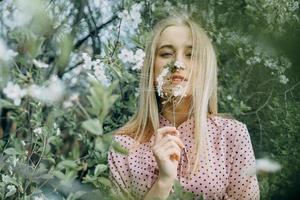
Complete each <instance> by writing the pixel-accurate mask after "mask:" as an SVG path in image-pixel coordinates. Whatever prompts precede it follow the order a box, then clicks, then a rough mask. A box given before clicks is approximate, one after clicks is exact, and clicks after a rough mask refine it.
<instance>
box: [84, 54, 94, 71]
mask: <svg viewBox="0 0 300 200" xmlns="http://www.w3.org/2000/svg"><path fill="white" fill-rule="evenodd" d="M82 58H83V64H82V68H83V69H85V70H91V68H92V65H93V62H92V58H91V57H90V56H89V55H88V54H87V53H82Z"/></svg>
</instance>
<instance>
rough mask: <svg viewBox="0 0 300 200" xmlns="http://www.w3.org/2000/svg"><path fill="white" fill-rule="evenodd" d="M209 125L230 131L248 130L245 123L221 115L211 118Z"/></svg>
mask: <svg viewBox="0 0 300 200" xmlns="http://www.w3.org/2000/svg"><path fill="white" fill-rule="evenodd" d="M208 123H210V124H212V125H215V126H217V127H219V128H222V129H229V130H239V129H245V128H247V127H246V125H245V124H244V123H243V122H240V121H238V120H236V119H233V118H229V117H224V116H221V115H214V116H210V117H209V120H208Z"/></svg>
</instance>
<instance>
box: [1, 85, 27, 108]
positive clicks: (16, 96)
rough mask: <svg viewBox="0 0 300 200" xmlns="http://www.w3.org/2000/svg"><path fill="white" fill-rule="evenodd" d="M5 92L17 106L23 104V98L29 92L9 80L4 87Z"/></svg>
mask: <svg viewBox="0 0 300 200" xmlns="http://www.w3.org/2000/svg"><path fill="white" fill-rule="evenodd" d="M3 93H4V94H5V95H6V96H7V97H8V98H10V99H12V100H13V101H14V104H15V105H16V106H19V105H20V104H21V99H22V98H23V97H24V96H25V95H26V94H27V91H26V90H25V89H21V87H20V86H19V85H18V84H14V83H12V82H8V83H7V85H6V87H5V88H4V89H3Z"/></svg>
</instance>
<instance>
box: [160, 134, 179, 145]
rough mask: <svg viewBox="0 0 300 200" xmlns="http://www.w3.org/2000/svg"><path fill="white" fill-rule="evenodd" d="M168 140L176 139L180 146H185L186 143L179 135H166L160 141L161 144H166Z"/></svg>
mask: <svg viewBox="0 0 300 200" xmlns="http://www.w3.org/2000/svg"><path fill="white" fill-rule="evenodd" d="M168 141H174V142H175V143H176V144H177V145H178V146H179V147H180V148H184V144H183V142H182V141H181V139H180V138H179V137H177V136H173V135H169V134H168V135H166V136H165V137H164V138H163V139H162V140H161V142H158V144H159V145H165V144H166V143H167V142H168Z"/></svg>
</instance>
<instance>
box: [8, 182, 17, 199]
mask: <svg viewBox="0 0 300 200" xmlns="http://www.w3.org/2000/svg"><path fill="white" fill-rule="evenodd" d="M7 190H8V191H7V193H6V195H5V198H7V197H10V196H12V195H14V194H15V193H16V192H17V188H16V186H14V185H8V186H7Z"/></svg>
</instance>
